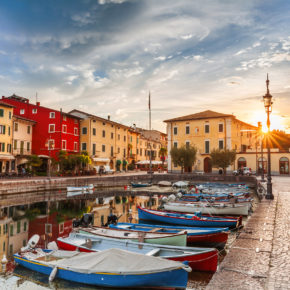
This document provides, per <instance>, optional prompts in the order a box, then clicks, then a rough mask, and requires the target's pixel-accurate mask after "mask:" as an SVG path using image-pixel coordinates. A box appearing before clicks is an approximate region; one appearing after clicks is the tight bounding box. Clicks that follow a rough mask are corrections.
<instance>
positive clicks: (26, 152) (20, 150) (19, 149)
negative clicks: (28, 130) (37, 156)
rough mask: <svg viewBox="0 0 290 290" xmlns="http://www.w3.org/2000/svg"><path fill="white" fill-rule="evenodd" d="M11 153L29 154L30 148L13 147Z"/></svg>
mask: <svg viewBox="0 0 290 290" xmlns="http://www.w3.org/2000/svg"><path fill="white" fill-rule="evenodd" d="M13 155H31V150H27V149H24V148H18V149H13Z"/></svg>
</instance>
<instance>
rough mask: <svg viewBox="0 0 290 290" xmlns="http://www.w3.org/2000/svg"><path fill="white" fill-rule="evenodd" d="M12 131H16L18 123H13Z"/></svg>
mask: <svg viewBox="0 0 290 290" xmlns="http://www.w3.org/2000/svg"><path fill="white" fill-rule="evenodd" d="M14 132H18V123H14Z"/></svg>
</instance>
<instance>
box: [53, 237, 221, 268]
mask: <svg viewBox="0 0 290 290" xmlns="http://www.w3.org/2000/svg"><path fill="white" fill-rule="evenodd" d="M57 244H58V247H59V248H60V249H63V250H67V251H80V252H98V251H103V250H106V249H110V248H118V249H123V250H127V251H131V252H135V253H141V254H145V255H149V256H154V257H160V258H165V259H169V260H174V261H181V262H182V261H188V264H189V266H190V267H191V268H192V269H193V270H197V271H206V272H215V271H216V269H217V264H218V251H217V250H216V249H215V248H197V247H177V246H168V245H157V244H156V245H154V244H146V243H138V242H132V241H128V240H127V241H126V240H118V239H112V238H105V237H101V236H93V235H85V234H79V233H71V234H70V235H69V236H68V237H66V238H61V237H60V238H58V239H57Z"/></svg>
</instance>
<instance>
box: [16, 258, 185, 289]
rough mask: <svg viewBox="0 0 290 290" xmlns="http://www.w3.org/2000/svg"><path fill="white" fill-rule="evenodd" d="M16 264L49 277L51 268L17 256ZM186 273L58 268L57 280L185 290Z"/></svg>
mask: <svg viewBox="0 0 290 290" xmlns="http://www.w3.org/2000/svg"><path fill="white" fill-rule="evenodd" d="M14 259H15V261H16V263H18V264H20V265H22V266H23V267H25V268H28V269H30V270H32V271H36V272H39V273H42V274H45V275H50V274H51V272H52V270H53V268H52V267H51V266H48V265H45V264H43V263H41V262H38V261H37V262H36V261H30V260H27V259H26V258H22V257H20V256H18V255H14ZM187 275H188V274H187V272H186V271H185V270H183V269H177V270H171V271H165V272H159V273H144V274H138V275H123V274H117V273H92V274H85V273H79V272H75V271H70V270H66V269H62V268H59V269H58V271H57V274H56V277H57V278H60V279H64V280H68V281H73V282H78V283H82V284H89V285H95V286H103V287H116V288H133V287H176V288H179V287H180V288H186V285H187V279H188V276H187Z"/></svg>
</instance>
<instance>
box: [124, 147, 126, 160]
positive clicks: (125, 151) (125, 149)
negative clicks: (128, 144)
mask: <svg viewBox="0 0 290 290" xmlns="http://www.w3.org/2000/svg"><path fill="white" fill-rule="evenodd" d="M123 157H124V158H125V157H126V149H124V150H123Z"/></svg>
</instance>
